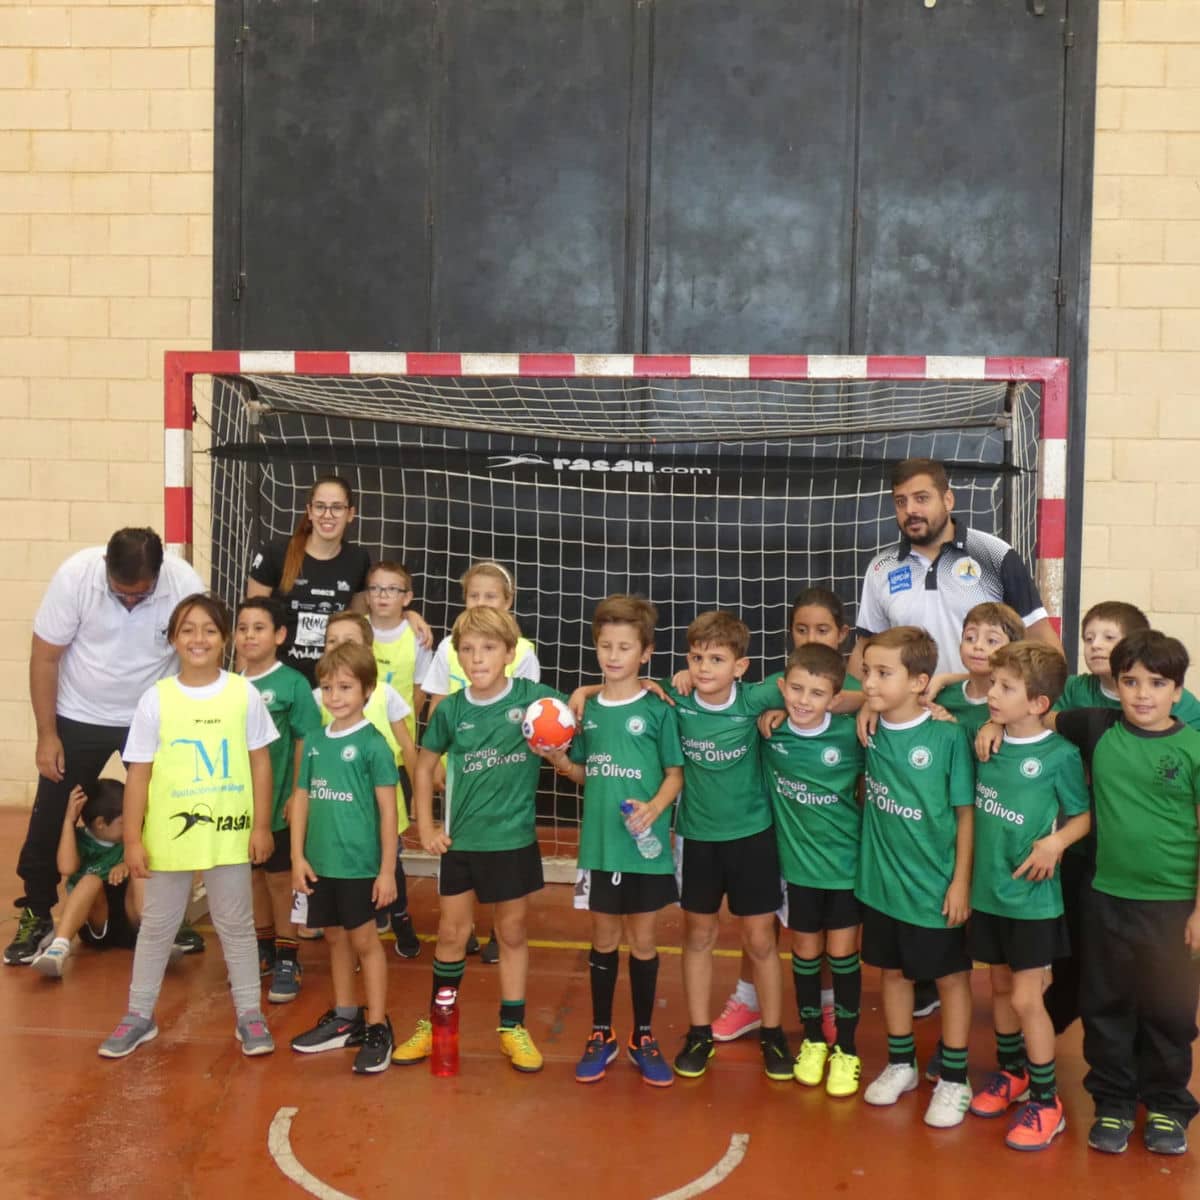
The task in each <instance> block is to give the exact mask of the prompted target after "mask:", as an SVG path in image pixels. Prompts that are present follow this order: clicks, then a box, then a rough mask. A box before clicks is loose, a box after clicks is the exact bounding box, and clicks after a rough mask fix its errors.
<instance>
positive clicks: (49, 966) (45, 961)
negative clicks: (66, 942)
mask: <svg viewBox="0 0 1200 1200" xmlns="http://www.w3.org/2000/svg"><path fill="white" fill-rule="evenodd" d="M70 956H71V947H70V946H60V945H58V943H57V942H51V943H50V945H48V946H47V947H46V948H45V949H44V950H40V951H39V952H38V955H37V957H36V958H35V959H34V960H33V962H31V963H30V964H29V965H30V966H31V967H32V968H33V969H34V970H35V971H38V972H40V973H41V974H42V975H45V976H46V978H47V979H61V978H62V973H63V967H65V966H66V965H67V959H68V958H70Z"/></svg>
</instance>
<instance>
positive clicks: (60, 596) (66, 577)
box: [4, 529, 204, 966]
mask: <svg viewBox="0 0 1200 1200" xmlns="http://www.w3.org/2000/svg"><path fill="white" fill-rule="evenodd" d="M203 590H204V585H203V584H202V583H201V582H200V576H199V575H197V574H196V572H195V571H194V570H193V569H192V567H191V566H190V564H188V563H186V562H184V561H183V559H181V558H176V557H174V556H169V557H164V555H163V546H162V541H161V539H160V538H159V536H158V534H157V533H155V532H154V530H153V529H120V530H118V531H117V532H116V533H114V534H113V535H112V537H111V538H110V539H109V542H108V545H107V546H106V547H100V546H93V547H90V548H89V549H87V550H80V551H79V552H78V553H76V554H73V555H72V556H71V557H70V558H68V559H67V560H66V562H64V563H63V564H62V566H60V567H59V568H58V570H57V571H55V573H54V577H53V578H52V579H51V580H50V586H49V587H48V588H47V589H46V594H45V596H44V597H43V599H42V603H41V607H40V608H39V609H38V611H37V615H36V616H35V617H34V621H33V643H32V646H31V648H30V651H29V696H30V701H31V703H32V705H33V715H34V720H35V722H36V724H37V769H38V776H39V777H38V788H37V796H36V798H35V800H34V804H33V811H32V812H31V813H30V814H29V829H28V832H27V833H26V835H25V844H24V845H23V846H22V847H21V855H20V858H19V860H18V863H17V874H18V875H20V877H21V880H22V882H23V883H24V885H25V895H24V896H23V897H22V898H21V899H20V900H18V901H17V904H18V905H19V906H23V911H22V914H21V918H20V921H19V923H18V928H17V935H16V937H15V938H14V940H13V941H12V943H11V944H10V945H9V946H8V948H7V949H6V950H5V951H4V962H5V963H6V964H7V965H9V966H16V965H23V964H27V963H29V962H31V961H32V960H33V958H34V956H35V954H36V953H37V948H38V943H39V942H40V941H41V940H42V938H43V937H44V936H45V934H46V933H47V932H49V931H51V930H52V929H53V923H52V922H51V919H50V910H51V908H53V906H54V904H55V903H56V902H57V900H58V880H59V875H58V866H57V864H56V862H55V857H56V851H57V848H58V840H59V835H60V834H61V832H62V823H63V818H64V816H65V814H66V810H67V797H68V796H69V795H70V792H71V789H72V788H73V787H74V786H75V785H76V784H80V785H82V787H83V788H84V790H85V791H87V790H89V789H90V788H91V787H92V786H93V785H94V784H95V781H96V778H97V776H98V775H99V773H100V771H101V770H103V768H104V765H105V763H107V762H108V760H109V758H111V757H112V754H113V752H114V751H116V752H118V753H119V752H120V750H121V748H122V747H123V746H124V744H125V739H126V737H127V736H128V733H129V723H130V721H131V720H132V719H133V710H134V708H135V706H136V705H137V702H138V699H139V697H140V696H141V695H142V693H143V692H144V691H145V690H146V689H147V688H148V687H150V686H151V685H152V684H154V683H155V682H156V681H157V680H159V679H162V678H163V676H165V675H167V674H169V673H170V672H171V670H172V669H173V668H174V666H175V652H174V650H173V649H172V648H171V645H170V643H169V642H168V641H167V621H168V619H169V618H170V615H171V611H172V610H173V609H174V607H175V605H176V604H178V603H179V601H180V600H182V599H183V598H184V597H185V596H190V595H192V594H193V593H194V592H199V591H203Z"/></svg>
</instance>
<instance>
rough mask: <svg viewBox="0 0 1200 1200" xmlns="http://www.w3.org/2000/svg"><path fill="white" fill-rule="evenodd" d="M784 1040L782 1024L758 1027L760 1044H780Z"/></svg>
mask: <svg viewBox="0 0 1200 1200" xmlns="http://www.w3.org/2000/svg"><path fill="white" fill-rule="evenodd" d="M783 1040H784V1038H783V1026H782V1025H760V1026H759V1028H758V1041H759V1044H760V1045H763V1046H766V1045H769V1044H772V1043H773V1044H775V1045H778V1044H779V1043H780V1042H782V1041H783Z"/></svg>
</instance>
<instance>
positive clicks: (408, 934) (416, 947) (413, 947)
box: [392, 913, 421, 958]
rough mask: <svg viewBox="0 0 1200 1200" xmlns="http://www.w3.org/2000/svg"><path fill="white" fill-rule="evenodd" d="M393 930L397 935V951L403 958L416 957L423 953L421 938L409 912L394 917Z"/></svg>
mask: <svg viewBox="0 0 1200 1200" xmlns="http://www.w3.org/2000/svg"><path fill="white" fill-rule="evenodd" d="M392 932H393V933H394V934H395V935H396V953H397V954H398V955H399V956H400V957H401V958H416V957H417V955H418V954H420V953H421V939H420V938H418V937H417V931H416V930H415V929H414V928H413V923H412V917H410V916H409V915H408V913H405V914H404V916H402V917H393V918H392Z"/></svg>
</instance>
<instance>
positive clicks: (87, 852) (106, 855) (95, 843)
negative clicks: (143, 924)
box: [67, 825, 125, 891]
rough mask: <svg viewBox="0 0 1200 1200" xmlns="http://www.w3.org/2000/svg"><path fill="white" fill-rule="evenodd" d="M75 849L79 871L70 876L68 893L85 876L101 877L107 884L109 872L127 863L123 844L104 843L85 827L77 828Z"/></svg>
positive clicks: (78, 826) (77, 826) (79, 826)
mask: <svg viewBox="0 0 1200 1200" xmlns="http://www.w3.org/2000/svg"><path fill="white" fill-rule="evenodd" d="M75 849H76V851H77V852H78V854H79V869H78V870H76V871H73V872H72V873H71V875H69V876H68V878H67V891H70V890H71V889H72V888H73V887H74V886H75V885H76V884H77V883H78V882H79V881H80V880H81V879H82V878H83V877H84V876H85V875H99V876H100V878H101V879H102V880H103V881H104V882H105V883H107V882H108V873H109V871H111V870H112V869H113V867H116V866H120V864H121V863H123V862H124V861H125V844H124V843H123V842H102V841H101V840H100V839H99V838H98V837H93V836H92V833H91V831H90V830H89V829H88V828H87V827H86V826H84V825H76V826H75Z"/></svg>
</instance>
